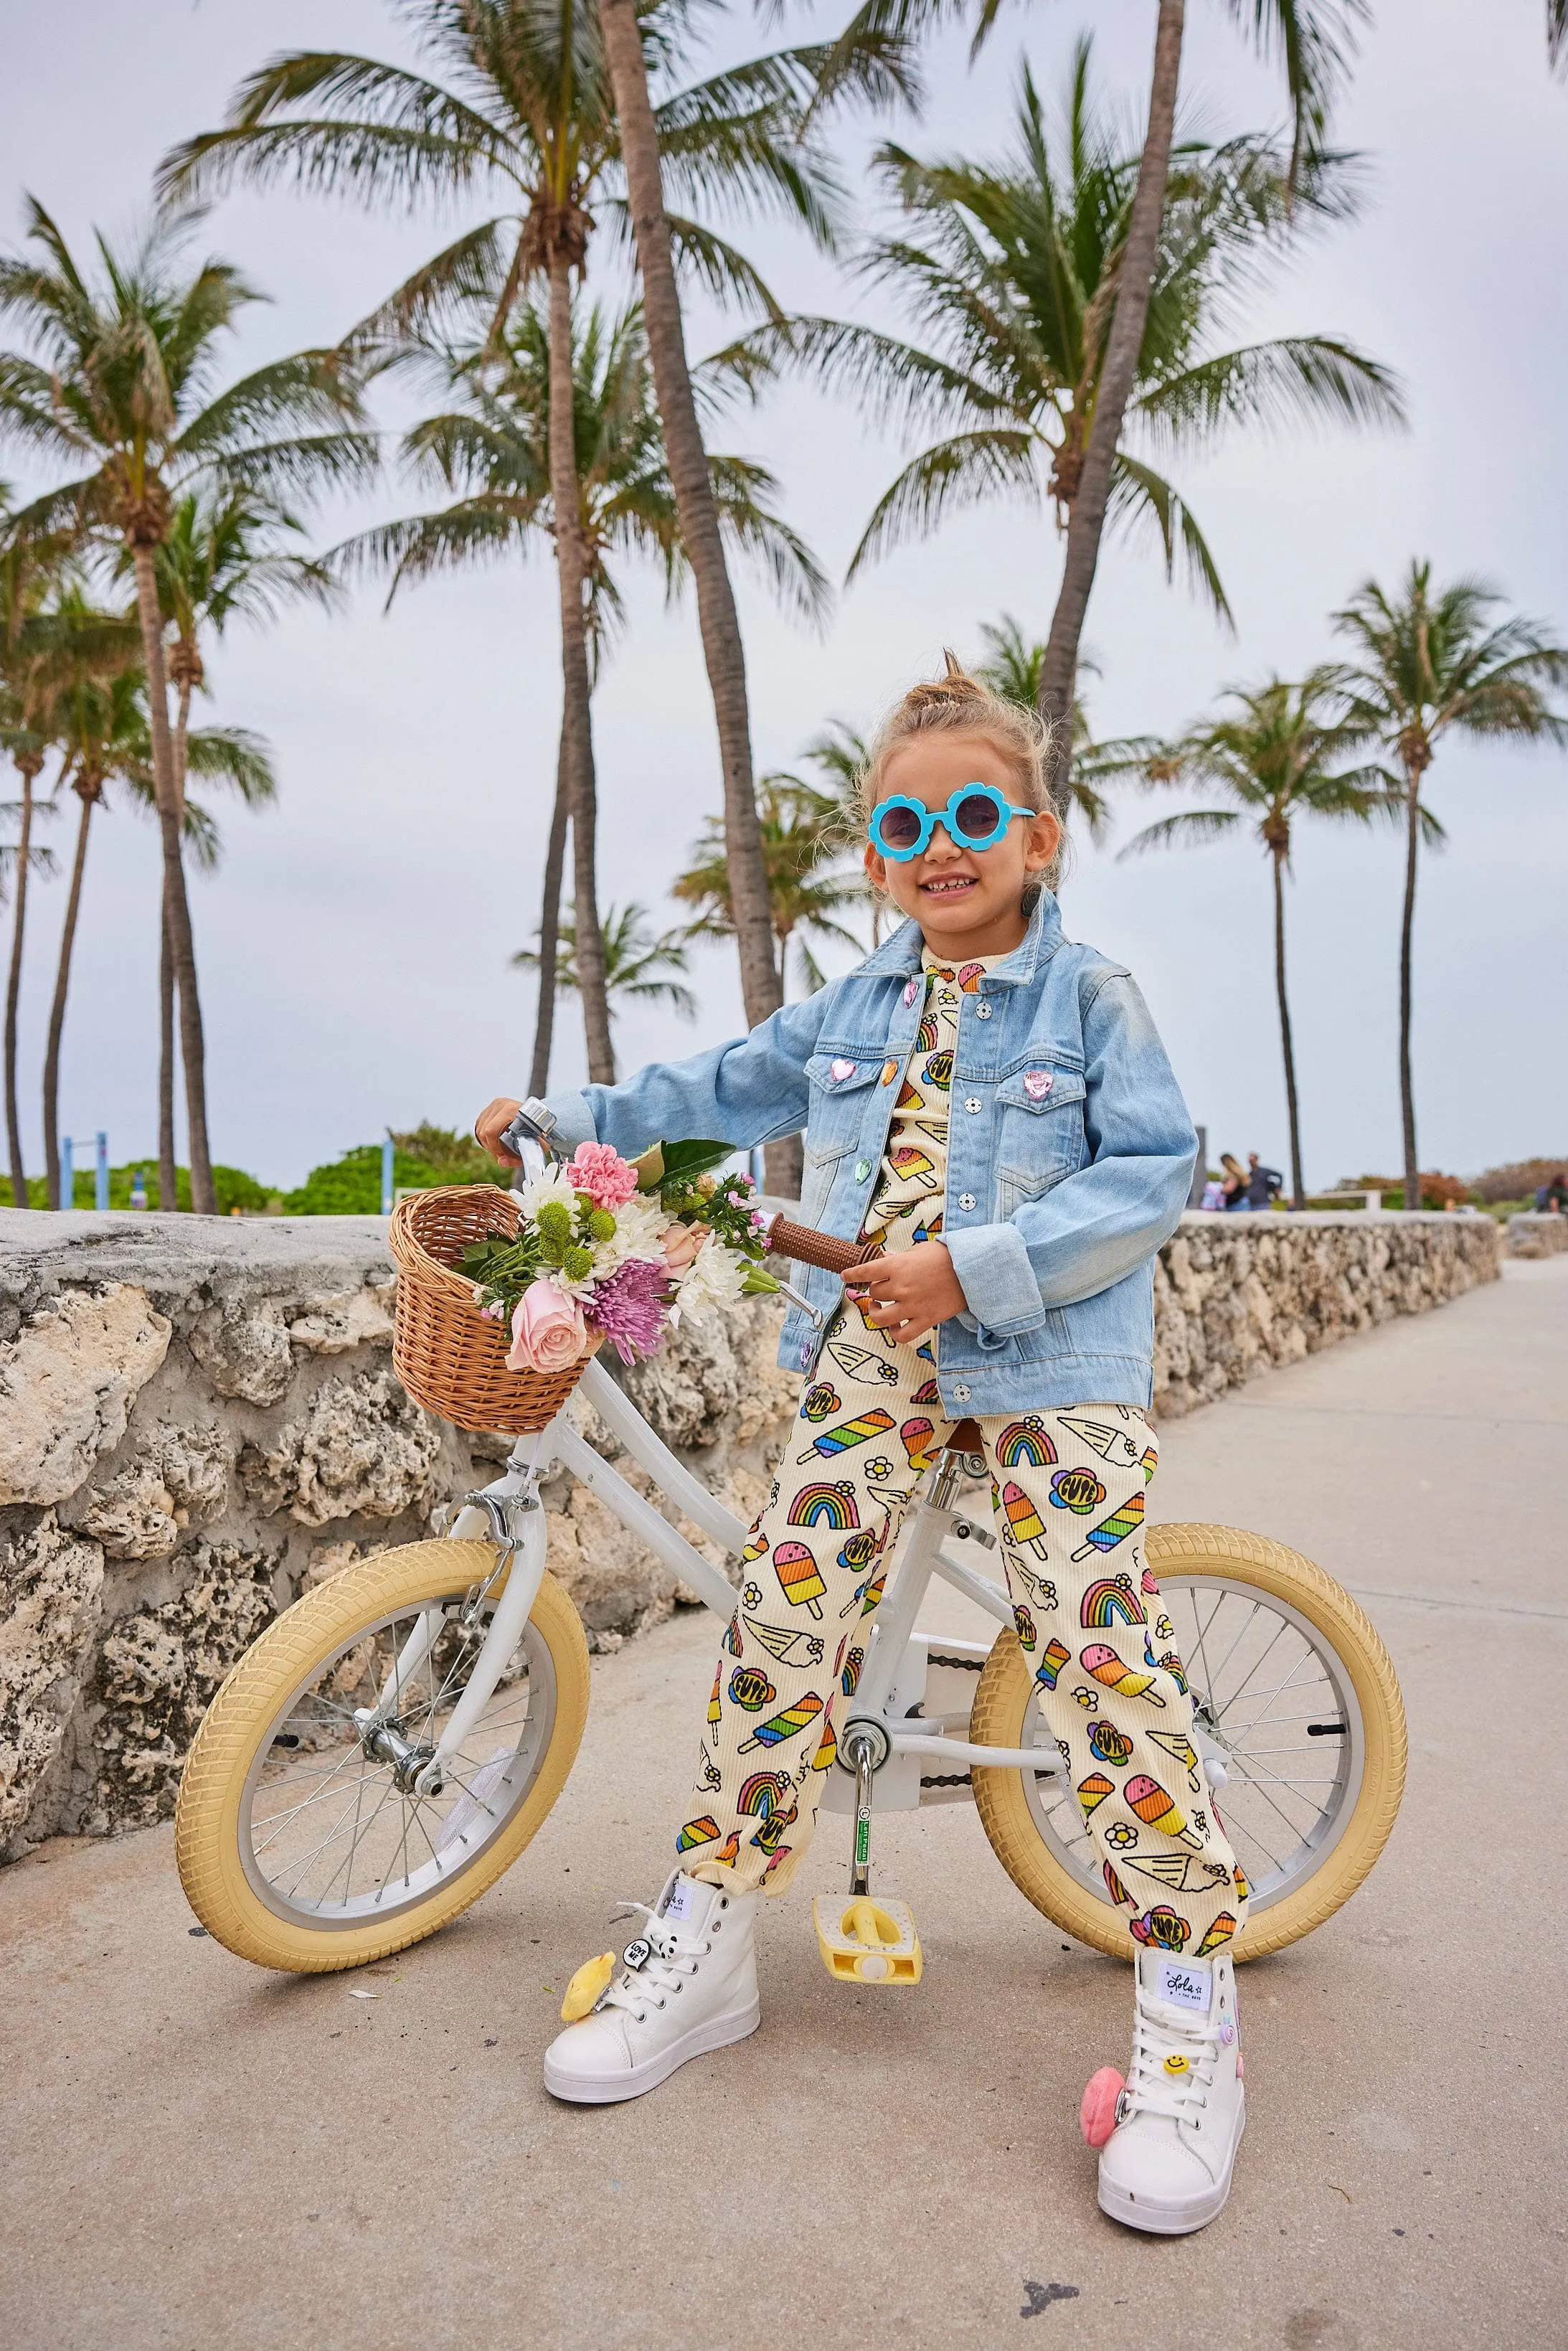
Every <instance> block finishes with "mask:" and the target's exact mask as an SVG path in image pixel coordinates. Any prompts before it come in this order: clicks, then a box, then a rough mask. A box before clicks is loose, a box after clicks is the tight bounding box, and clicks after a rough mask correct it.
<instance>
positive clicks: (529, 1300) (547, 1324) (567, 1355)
mask: <svg viewBox="0 0 1568 2351" xmlns="http://www.w3.org/2000/svg"><path fill="white" fill-rule="evenodd" d="M587 1345H588V1326H587V1324H586V1323H585V1322H583V1319H582V1309H581V1307H580V1305H579V1304H578V1302H577V1301H576V1299H575V1298H568V1297H567V1296H566V1295H565V1293H564V1292H563V1291H561V1290H558V1289H557V1288H556V1286H555V1284H554V1282H553V1281H533V1282H530V1283H529V1284H528V1288H527V1290H524V1292H523V1294H522V1296H521V1298H519V1299H518V1301H517V1305H516V1306H515V1307H514V1308H513V1310H512V1344H511V1347H510V1349H509V1351H508V1353H507V1370H508V1371H509V1372H564V1371H565V1370H566V1369H567V1368H568V1366H569V1365H570V1364H575V1363H576V1362H577V1360H578V1358H579V1357H580V1355H581V1354H582V1353H584V1352H585V1350H586V1348H587Z"/></svg>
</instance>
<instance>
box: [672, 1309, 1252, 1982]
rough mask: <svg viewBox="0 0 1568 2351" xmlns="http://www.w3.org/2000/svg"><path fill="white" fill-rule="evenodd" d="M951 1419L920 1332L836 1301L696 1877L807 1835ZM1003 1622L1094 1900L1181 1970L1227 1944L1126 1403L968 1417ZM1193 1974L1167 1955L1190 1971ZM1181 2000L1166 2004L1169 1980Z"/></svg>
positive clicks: (715, 1759) (779, 1850)
mask: <svg viewBox="0 0 1568 2351" xmlns="http://www.w3.org/2000/svg"><path fill="white" fill-rule="evenodd" d="M948 1426H949V1424H948V1423H947V1421H946V1418H945V1416H943V1413H942V1408H941V1405H940V1402H939V1400H938V1397H937V1392H936V1376H935V1358H934V1355H933V1353H932V1348H931V1344H930V1342H929V1341H925V1342H923V1343H921V1344H920V1345H919V1346H917V1347H908V1346H897V1345H895V1344H894V1343H892V1342H891V1341H890V1340H888V1339H887V1338H886V1336H885V1334H884V1333H883V1332H880V1331H878V1330H876V1329H875V1328H874V1327H873V1325H871V1324H870V1323H868V1322H866V1320H865V1317H864V1315H863V1314H862V1311H861V1310H860V1308H859V1307H858V1306H854V1305H850V1304H846V1306H845V1307H844V1309H843V1310H842V1311H841V1313H840V1314H839V1315H838V1316H837V1317H836V1318H835V1321H834V1322H833V1323H832V1325H831V1328H830V1330H829V1332H828V1336H827V1339H826V1342H825V1343H824V1346H823V1350H822V1354H821V1360H820V1362H819V1364H818V1369H817V1376H816V1378H815V1379H814V1380H813V1382H812V1383H811V1384H810V1385H809V1386H808V1387H807V1388H806V1390H805V1392H804V1394H803V1395H802V1397H801V1401H800V1418H799V1420H798V1422H797V1424H796V1428H795V1431H794V1435H793V1437H792V1439H791V1441H790V1442H789V1444H788V1445H787V1446H786V1447H785V1451H784V1456H783V1461H782V1464H781V1466H780V1474H779V1479H777V1480H776V1482H775V1485H774V1489H773V1492H772V1494H771V1495H770V1496H769V1499H768V1504H767V1506H766V1508H765V1509H764V1510H763V1511H762V1512H761V1514H760V1516H759V1517H758V1520H757V1523H756V1525H755V1526H754V1527H753V1529H752V1531H751V1534H750V1537H749V1539H748V1541H747V1545H746V1548H745V1552H744V1554H743V1557H744V1561H745V1565H746V1582H745V1583H744V1585H743V1588H742V1591H741V1594H740V1604H739V1606H738V1607H737V1611H736V1614H735V1616H734V1618H733V1619H732V1621H731V1623H730V1625H729V1627H728V1629H727V1632H726V1634H725V1635H724V1640H723V1644H722V1646H721V1650H720V1655H719V1660H718V1670H717V1672H716V1676H715V1678H714V1683H713V1689H712V1694H711V1697H710V1698H709V1702H708V1708H707V1724H706V1733H705V1736H704V1739H703V1743H702V1750H701V1756H700V1760H699V1765H698V1776H697V1783H696V1788H695V1797H694V1802H693V1804H692V1809H691V1815H690V1817H689V1818H688V1819H687V1820H686V1821H685V1823H684V1824H683V1825H682V1827H681V1830H680V1834H679V1837H678V1840H677V1846H678V1851H679V1853H680V1855H681V1861H682V1866H683V1867H684V1868H685V1869H686V1870H687V1871H688V1872H689V1873H690V1874H691V1875H692V1876H695V1877H697V1878H705V1877H706V1878H708V1879H711V1880H712V1881H713V1882H715V1883H718V1882H724V1883H727V1884H734V1885H737V1886H746V1887H752V1886H765V1887H766V1888H767V1889H768V1891H776V1890H780V1889H781V1888H782V1887H783V1886H785V1885H787V1884H788V1882H789V1878H790V1877H791V1876H793V1874H794V1871H795V1869H796V1867H797V1866H798V1865H799V1863H800V1857H801V1855H802V1854H803V1853H804V1851H805V1849H806V1846H807V1844H809V1842H810V1836H811V1833H812V1828H813V1826H814V1823H815V1819H816V1813H817V1806H818V1802H819V1800H820V1797H821V1788H822V1774H823V1772H824V1771H826V1770H827V1769H828V1767H829V1766H830V1765H831V1763H832V1761H834V1756H835V1752H836V1750H835V1741H834V1730H833V1721H834V1716H835V1712H840V1713H841V1711H842V1709H843V1708H844V1706H845V1705H846V1703H847V1701H848V1700H849V1699H851V1698H852V1697H853V1695H854V1691H855V1687H856V1685H857V1683H858V1681H859V1678H860V1675H861V1672H862V1668H863V1667H864V1663H865V1654H866V1646H867V1639H868V1635H869V1631H870V1625H869V1619H870V1618H871V1616H872V1614H873V1612H874V1610H875V1608H876V1606H877V1604H878V1602H879V1601H880V1599H881V1597H882V1593H883V1583H884V1580H885V1576H886V1572H887V1559H888V1553H889V1548H890V1545H891V1544H892V1542H893V1541H894V1537H895V1536H896V1533H897V1531H898V1525H899V1520H900V1519H901V1518H902V1516H903V1513H904V1509H905V1507H906V1505H907V1504H908V1502H909V1499H910V1498H911V1496H912V1495H913V1493H914V1491H915V1488H916V1487H917V1485H918V1484H919V1482H920V1479H921V1478H922V1477H923V1476H924V1474H925V1470H926V1468H928V1467H929V1465H930V1463H931V1461H932V1459H933V1458H935V1456H936V1453H937V1452H938V1451H939V1450H940V1447H941V1445H942V1443H943V1441H944V1438H945V1437H946V1432H947V1429H948ZM979 1427H980V1432H981V1436H982V1438H983V1441H984V1446H985V1453H986V1458H987V1461H988V1467H989V1468H990V1472H991V1499H992V1507H993V1512H994V1516H995V1520H996V1526H997V1531H998V1537H999V1539H1000V1548H1001V1555H1002V1559H1003V1562H1004V1564H1005V1567H1006V1571H1007V1578H1008V1585H1009V1592H1010V1593H1011V1596H1012V1600H1013V1624H1014V1629H1015V1631H1016V1633H1017V1635H1018V1639H1019V1646H1021V1648H1022V1650H1023V1652H1024V1655H1025V1656H1026V1658H1027V1659H1028V1660H1029V1661H1030V1664H1031V1665H1032V1667H1033V1670H1034V1675H1035V1680H1036V1684H1037V1687H1038V1689H1039V1701H1040V1711H1041V1713H1042V1715H1043V1716H1044V1718H1045V1720H1046V1723H1047V1725H1048V1727H1049V1729H1050V1730H1051V1735H1052V1736H1053V1737H1054V1739H1055V1740H1056V1743H1057V1746H1058V1748H1059V1750H1060V1751H1061V1755H1062V1758H1063V1761H1065V1762H1066V1764H1067V1765H1068V1768H1069V1771H1070V1773H1071V1785H1072V1787H1073V1789H1074V1791H1075V1792H1076V1794H1077V1797H1078V1801H1079V1803H1080V1805H1081V1806H1082V1813H1083V1821H1084V1826H1085V1829H1086V1831H1087V1833H1088V1834H1089V1837H1090V1839H1091V1841H1092V1844H1093V1845H1094V1848H1095V1853H1096V1858H1097V1860H1098V1863H1099V1865H1100V1868H1101V1871H1102V1875H1103V1880H1104V1885H1105V1889H1106V1892H1107V1893H1108V1894H1109V1896H1110V1897H1111V1899H1112V1900H1113V1902H1115V1903H1117V1904H1118V1905H1120V1906H1123V1907H1124V1909H1125V1912H1126V1915H1127V1925H1128V1931H1129V1933H1130V1934H1131V1936H1132V1937H1133V1938H1134V1942H1136V1943H1138V1944H1140V1945H1142V1946H1144V1947H1145V1949H1151V1950H1159V1951H1164V1952H1167V1953H1169V1954H1170V1955H1171V1959H1172V1960H1173V1961H1176V1960H1184V1959H1185V1960H1191V1959H1207V1958H1208V1957H1209V1956H1210V1955H1212V1954H1213V1953H1214V1952H1216V1951H1218V1950H1221V1949H1224V1948H1225V1947H1226V1945H1227V1944H1228V1942H1229V1940H1230V1938H1232V1937H1233V1936H1234V1935H1235V1934H1236V1933H1237V1932H1238V1930H1239V1928H1240V1926H1241V1925H1242V1923H1243V1921H1244V1919H1245V1917H1246V1905H1247V1885H1246V1880H1245V1878H1244V1876H1242V1873H1241V1871H1240V1869H1239V1865H1237V1862H1236V1860H1235V1856H1234V1855H1232V1853H1231V1850H1230V1847H1229V1844H1228V1840H1227V1838H1226V1834H1225V1831H1224V1828H1223V1826H1222V1825H1221V1823H1220V1821H1219V1818H1218V1813H1216V1812H1215V1810H1214V1806H1213V1803H1212V1801H1211V1799H1210V1796H1209V1792H1208V1788H1207V1782H1206V1781H1205V1779H1204V1777H1203V1773H1202V1769H1201V1766H1200V1763H1199V1760H1198V1756H1197V1750H1196V1749H1195V1747H1194V1745H1193V1741H1192V1702H1191V1699H1190V1697H1189V1695H1188V1691H1187V1683H1186V1674H1185V1672H1184V1670H1183V1667H1182V1661H1181V1658H1180V1657H1179V1656H1178V1655H1177V1653H1176V1646H1175V1635H1174V1628H1173V1626H1172V1625H1171V1623H1170V1620H1169V1618H1168V1617H1167V1616H1166V1613H1165V1610H1164V1607H1163V1605H1162V1604H1161V1600H1160V1593H1159V1586H1158V1584H1157V1583H1156V1582H1155V1578H1154V1576H1153V1574H1152V1573H1150V1571H1149V1569H1148V1568H1147V1566H1146V1565H1145V1560H1144V1551H1143V1531H1144V1511H1145V1494H1146V1491H1147V1488H1148V1483H1149V1480H1150V1479H1151V1478H1152V1477H1153V1475H1154V1471H1155V1461H1156V1458H1157V1457H1156V1447H1155V1439H1154V1436H1153V1433H1152V1431H1151V1430H1150V1428H1149V1426H1148V1424H1147V1422H1146V1421H1145V1419H1144V1417H1143V1416H1142V1414H1141V1413H1139V1412H1137V1411H1136V1410H1135V1409H1134V1408H1133V1407H1132V1406H1130V1405H1097V1404H1092V1403H1090V1404H1084V1405H1078V1406H1075V1407H1074V1408H1072V1409H1071V1411H1040V1412H1031V1413H1023V1414H1015V1415H1012V1416H996V1417H994V1418H989V1419H983V1420H981V1422H980V1423H979ZM1206 1973H1207V1970H1203V1969H1186V1970H1184V1969H1181V1968H1173V1970H1172V1980H1173V1982H1176V1981H1178V1980H1180V1979H1181V1977H1182V1976H1183V1975H1184V1974H1185V1975H1186V1979H1187V1980H1188V1982H1189V1983H1190V1984H1194V1985H1196V1984H1197V1983H1198V1981H1199V1980H1200V1979H1201V1978H1202V1976H1203V1975H1205V1974H1206ZM1172 1997H1173V1999H1174V1998H1176V1997H1177V1995H1176V1994H1175V1993H1173V1995H1172Z"/></svg>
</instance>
